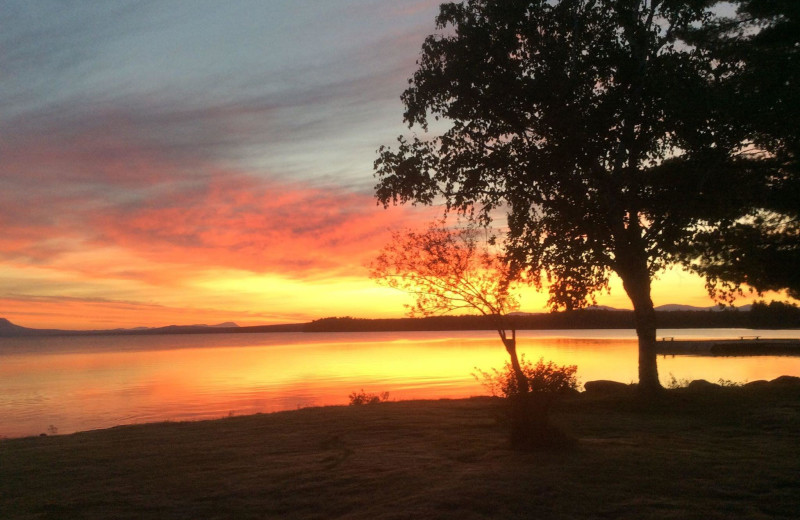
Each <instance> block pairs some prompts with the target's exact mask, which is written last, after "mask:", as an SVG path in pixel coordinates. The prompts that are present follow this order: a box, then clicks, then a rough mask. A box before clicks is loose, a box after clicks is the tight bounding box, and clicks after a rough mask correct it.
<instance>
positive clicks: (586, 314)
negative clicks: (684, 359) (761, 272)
mask: <svg viewBox="0 0 800 520" xmlns="http://www.w3.org/2000/svg"><path fill="white" fill-rule="evenodd" d="M656 315H657V320H658V327H659V328H660V329H684V328H766V329H770V328H772V329H778V328H798V327H800V308H798V307H797V306H796V305H792V304H788V303H784V302H777V301H772V302H770V303H766V302H763V301H761V302H756V303H754V304H753V305H752V307H751V308H750V310H746V311H744V310H737V309H722V310H703V311H691V310H685V311H684V310H676V311H657V312H656ZM634 319H635V318H634V314H633V311H627V310H607V309H580V310H573V311H564V312H552V313H541V314H512V315H509V316H507V320H508V324H509V326H511V327H513V328H515V329H517V330H546V329H632V328H634V325H635V323H634ZM303 330H304V331H305V332H377V331H426V330H494V325H493V323H492V322H491V320H490V319H489V318H488V317H486V316H473V315H466V316H430V317H425V318H397V319H363V318H353V317H349V316H348V317H329V318H322V319H318V320H314V321H312V322H311V323H308V324H306V325H305V326H304V327H303Z"/></svg>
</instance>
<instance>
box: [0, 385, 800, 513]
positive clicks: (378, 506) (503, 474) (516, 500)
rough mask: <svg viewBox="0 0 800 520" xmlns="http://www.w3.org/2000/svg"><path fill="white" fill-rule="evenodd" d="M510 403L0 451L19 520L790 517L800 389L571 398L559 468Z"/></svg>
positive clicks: (416, 407)
mask: <svg viewBox="0 0 800 520" xmlns="http://www.w3.org/2000/svg"><path fill="white" fill-rule="evenodd" d="M504 417H505V409H504V407H503V403H502V402H501V401H499V400H498V399H493V398H488V397H483V398H473V399H460V400H433V401H396V402H385V403H380V404H377V405H362V406H333V407H318V408H305V409H300V410H294V411H286V412H275V413H271V414H260V415H252V416H236V417H231V418H224V419H216V420H212V421H199V422H185V423H179V422H177V423H153V424H147V425H132V426H121V427H115V428H110V429H104V430H94V431H90V432H84V433H77V434H71V435H64V436H61V435H56V436H48V437H26V438H21V439H8V440H4V441H2V442H0V460H2V461H3V464H0V510H2V511H3V512H4V518H7V519H9V520H13V519H22V518H111V517H113V518H140V519H150V518H152V519H155V518H211V517H216V518H288V519H312V518H333V517H338V518H358V519H361V518H363V519H367V518H369V519H383V518H385V519H389V518H393V519H395V518H448V519H449V518H453V519H456V518H458V519H463V518H466V519H470V518H475V519H478V518H500V517H503V518H512V519H513V518H519V519H522V518H530V517H540V518H576V519H577V518H602V517H613V518H630V519H633V518H667V517H668V518H698V519H699V518H703V519H709V518H710V519H717V518H718V519H722V518H731V517H735V518H748V517H754V516H764V517H770V518H793V516H794V515H795V514H796V511H797V510H799V509H800V493H799V492H798V491H800V482H798V481H797V474H800V457H798V455H797V450H796V446H797V441H798V431H800V384H798V383H797V382H789V381H786V382H784V383H780V382H776V383H772V384H766V385H753V384H751V385H749V386H747V387H744V386H742V387H721V388H709V387H706V388H700V387H699V386H696V387H695V388H684V389H678V390H670V391H667V392H666V393H665V396H664V398H663V399H662V400H661V401H659V402H658V403H656V404H655V405H652V404H650V405H648V404H646V403H644V402H642V401H640V400H638V399H637V398H635V397H633V396H632V394H630V393H629V392H621V393H611V394H582V395H581V396H579V397H577V398H570V399H566V400H565V401H564V402H563V403H562V405H561V406H559V407H558V409H557V410H555V412H554V413H553V422H554V424H556V425H558V426H559V427H561V428H562V429H563V430H564V431H566V432H567V433H568V434H569V435H571V436H572V437H573V438H575V439H576V441H577V445H576V446H575V447H574V448H573V449H569V450H564V451H553V450H550V451H541V452H517V451H513V450H511V449H509V446H508V441H507V429H506V426H505V422H504V421H505V419H504Z"/></svg>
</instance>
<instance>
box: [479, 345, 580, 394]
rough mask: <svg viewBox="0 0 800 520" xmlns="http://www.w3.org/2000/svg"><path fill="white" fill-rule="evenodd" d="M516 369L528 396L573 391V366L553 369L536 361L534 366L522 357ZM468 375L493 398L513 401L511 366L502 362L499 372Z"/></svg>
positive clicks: (551, 364) (552, 365) (516, 390)
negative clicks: (526, 383)
mask: <svg viewBox="0 0 800 520" xmlns="http://www.w3.org/2000/svg"><path fill="white" fill-rule="evenodd" d="M520 365H521V366H522V371H523V373H524V374H525V377H526V378H527V379H528V385H529V387H530V391H531V392H532V393H541V394H551V395H561V394H565V393H567V392H569V391H570V390H576V389H577V388H578V379H577V377H576V376H575V373H576V372H577V370H578V367H577V366H576V365H556V364H555V363H554V362H552V361H548V362H545V361H544V358H539V361H537V362H536V364H533V363H531V362H530V361H528V360H527V359H525V355H522V357H521V359H520ZM475 370H476V373H474V374H472V375H473V377H475V379H477V380H478V382H480V383H481V384H482V385H483V387H484V388H486V389H487V390H488V391H489V392H490V393H491V394H492V395H494V396H502V397H513V396H516V395H518V394H519V387H518V385H517V381H516V375H515V373H514V370H513V368H512V366H511V363H508V362H506V364H505V366H504V367H503V370H498V369H497V368H493V369H492V370H491V371H490V372H487V371H484V370H481V369H479V368H476V369H475Z"/></svg>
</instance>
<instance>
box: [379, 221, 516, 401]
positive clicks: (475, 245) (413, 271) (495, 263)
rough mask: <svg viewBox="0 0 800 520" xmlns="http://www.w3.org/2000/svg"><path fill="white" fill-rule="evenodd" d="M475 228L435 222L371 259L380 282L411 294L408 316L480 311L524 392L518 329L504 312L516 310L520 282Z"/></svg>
mask: <svg viewBox="0 0 800 520" xmlns="http://www.w3.org/2000/svg"><path fill="white" fill-rule="evenodd" d="M478 238H479V235H478V230H477V229H476V228H475V227H466V228H461V229H448V228H447V227H445V225H444V222H434V223H432V224H431V225H430V226H429V227H428V229H427V230H425V231H424V232H416V231H404V232H399V231H398V232H394V233H392V240H391V241H390V242H389V243H388V244H387V245H386V246H385V247H384V248H383V249H382V250H381V253H380V255H379V256H378V258H377V259H376V260H375V261H374V262H373V263H372V265H371V270H370V276H371V277H372V278H373V279H375V280H376V281H377V282H378V283H379V284H382V285H385V286H387V287H392V288H394V289H399V290H402V291H405V292H407V293H409V294H412V295H413V296H414V298H415V303H414V304H413V305H407V308H408V311H409V312H408V314H409V315H410V316H412V317H413V316H433V315H440V314H447V313H450V312H454V311H460V310H461V311H477V312H479V313H480V314H482V315H484V316H487V317H488V318H489V319H490V320H491V321H492V324H493V326H494V327H495V329H496V330H497V333H498V335H499V336H500V339H501V341H502V342H503V346H504V347H505V348H506V352H508V355H509V358H510V363H511V367H512V369H513V372H514V374H515V376H516V384H517V388H518V390H519V393H520V394H526V393H527V392H528V380H527V378H526V377H525V374H524V372H523V370H522V367H521V366H520V362H519V359H518V357H517V336H516V330H515V329H514V328H513V327H509V325H510V324H509V323H508V320H507V317H506V315H507V314H508V313H509V312H510V311H513V310H515V309H517V308H518V302H517V299H516V298H515V297H514V295H513V294H511V287H512V285H513V283H514V282H515V281H516V280H515V278H514V276H512V271H511V269H510V268H509V264H508V263H507V262H506V261H505V260H504V259H503V258H502V257H501V256H499V255H497V254H494V253H493V252H492V251H490V249H489V247H488V245H487V246H481V244H480V242H479V240H478ZM509 332H510V334H509Z"/></svg>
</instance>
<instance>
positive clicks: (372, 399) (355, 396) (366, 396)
mask: <svg viewBox="0 0 800 520" xmlns="http://www.w3.org/2000/svg"><path fill="white" fill-rule="evenodd" d="M388 400H389V392H381V393H380V394H371V393H367V392H365V391H364V389H363V388H362V389H361V392H353V393H352V394H350V406H359V405H362V404H378V403H381V402H384V401H388Z"/></svg>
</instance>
